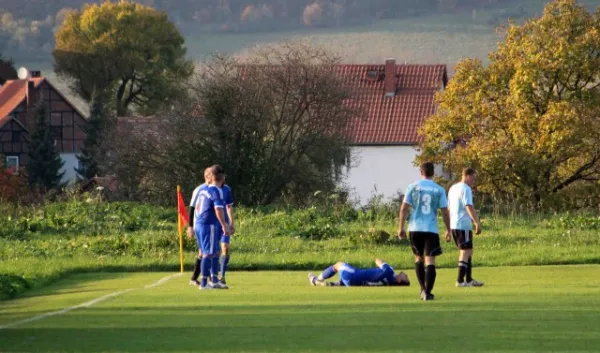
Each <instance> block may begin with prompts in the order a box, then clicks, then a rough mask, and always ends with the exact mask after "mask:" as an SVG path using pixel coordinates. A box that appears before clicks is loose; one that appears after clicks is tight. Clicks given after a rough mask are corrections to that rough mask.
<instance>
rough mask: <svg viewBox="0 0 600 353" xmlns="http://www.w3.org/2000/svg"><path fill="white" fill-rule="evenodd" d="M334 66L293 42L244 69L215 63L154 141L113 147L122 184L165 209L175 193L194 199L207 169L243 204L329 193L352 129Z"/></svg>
mask: <svg viewBox="0 0 600 353" xmlns="http://www.w3.org/2000/svg"><path fill="white" fill-rule="evenodd" d="M339 62H340V59H339V58H338V57H337V56H335V55H332V54H330V53H329V52H327V51H326V50H323V49H320V48H316V47H312V46H311V45H309V44H307V43H296V42H292V43H284V44H282V45H281V46H267V47H264V48H258V49H255V50H254V51H252V52H251V53H250V54H249V56H248V58H247V59H246V61H240V60H238V59H234V58H232V57H228V56H216V57H214V58H213V59H212V60H210V61H209V62H207V63H206V65H205V67H204V68H203V71H202V73H201V75H200V76H199V77H198V80H197V82H196V83H195V84H194V85H193V93H192V95H191V97H190V99H189V101H186V102H182V103H181V104H177V105H176V106H175V109H174V110H171V109H169V110H168V111H165V112H163V113H162V114H160V115H159V116H160V117H161V121H160V122H159V123H160V124H161V125H160V127H159V128H158V130H159V131H160V133H159V134H156V135H158V136H160V138H157V139H156V138H155V139H152V138H151V137H152V135H153V134H151V133H147V134H144V136H139V137H137V138H136V139H133V140H129V141H126V143H129V145H128V146H123V145H119V144H115V145H114V146H118V147H115V148H117V149H118V151H117V152H115V153H112V156H113V158H112V159H114V160H115V161H116V163H115V164H114V165H115V167H114V170H117V171H121V173H123V176H122V177H121V176H118V177H119V181H121V180H122V179H127V180H130V181H131V183H132V184H133V185H134V186H135V187H137V188H138V189H143V193H144V194H145V195H147V196H146V197H145V199H146V200H150V201H153V202H157V201H163V200H164V201H165V202H171V200H172V195H171V194H172V190H173V188H174V187H175V186H176V185H177V184H180V185H181V186H182V187H183V188H184V190H192V189H193V187H194V185H197V184H198V183H199V182H201V181H202V180H203V175H202V174H203V171H204V168H205V167H207V166H209V165H211V164H215V163H219V164H221V165H223V167H224V168H225V170H226V172H227V183H228V184H229V185H231V186H232V188H233V190H234V191H235V196H236V200H238V201H239V202H241V203H242V204H246V205H265V204H269V203H272V202H274V201H277V200H279V199H281V198H282V197H286V199H287V200H291V201H298V202H303V201H304V202H305V201H306V200H307V199H309V195H312V194H313V193H314V192H315V191H317V190H321V191H324V192H328V191H333V190H334V189H335V187H336V182H337V179H336V178H337V177H338V176H339V174H338V173H337V172H339V171H340V169H341V166H342V163H343V162H344V161H345V157H346V156H347V154H348V153H349V149H348V146H347V143H346V142H347V141H346V134H345V133H346V131H347V130H346V129H347V126H348V122H349V120H350V119H351V118H353V117H356V116H357V115H358V114H357V112H356V111H355V109H353V108H350V107H349V105H348V104H346V103H347V102H348V100H349V99H351V97H352V95H351V92H350V91H349V90H347V89H346V87H344V86H343V84H342V82H341V80H340V77H339V76H338V75H337V72H336V64H338V63H339ZM114 139H116V140H119V141H124V140H125V139H123V138H121V137H119V136H118V135H117V136H115V137H114ZM148 139H150V140H148ZM121 143H124V142H121ZM118 165H125V166H126V167H127V168H119V167H118ZM133 169H135V170H136V171H140V170H141V172H139V174H138V175H137V176H133V174H132V170H133ZM131 189H132V188H129V190H131Z"/></svg>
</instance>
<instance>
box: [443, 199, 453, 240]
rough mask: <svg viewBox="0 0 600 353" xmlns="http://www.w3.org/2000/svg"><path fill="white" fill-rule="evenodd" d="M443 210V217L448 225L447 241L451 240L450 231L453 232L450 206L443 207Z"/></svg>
mask: <svg viewBox="0 0 600 353" xmlns="http://www.w3.org/2000/svg"><path fill="white" fill-rule="evenodd" d="M441 211H442V219H443V220H444V225H445V226H446V241H450V233H451V232H452V231H451V229H450V211H448V207H444V208H442V209H441Z"/></svg>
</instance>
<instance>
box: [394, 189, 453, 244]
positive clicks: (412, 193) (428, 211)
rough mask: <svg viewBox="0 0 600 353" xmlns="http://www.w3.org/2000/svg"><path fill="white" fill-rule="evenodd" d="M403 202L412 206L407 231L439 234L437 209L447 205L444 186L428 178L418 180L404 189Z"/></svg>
mask: <svg viewBox="0 0 600 353" xmlns="http://www.w3.org/2000/svg"><path fill="white" fill-rule="evenodd" d="M404 203H406V204H409V205H411V206H412V211H411V213H410V217H409V219H408V231H409V232H428V233H436V234H439V228H438V221H437V210H438V209H440V208H447V207H448V199H447V198H446V190H444V188H442V187H441V186H439V185H438V184H436V183H435V182H434V181H432V180H429V179H423V180H419V181H418V182H416V183H414V184H411V185H409V187H408V188H407V189H406V192H405V193H404Z"/></svg>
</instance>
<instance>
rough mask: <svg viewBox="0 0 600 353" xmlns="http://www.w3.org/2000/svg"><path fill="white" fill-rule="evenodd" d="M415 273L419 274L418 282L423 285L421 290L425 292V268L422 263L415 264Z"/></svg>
mask: <svg viewBox="0 0 600 353" xmlns="http://www.w3.org/2000/svg"><path fill="white" fill-rule="evenodd" d="M415 272H416V273H417V280H418V281H419V284H420V285H421V290H422V291H423V290H425V266H424V265H423V263H422V262H420V261H419V262H415Z"/></svg>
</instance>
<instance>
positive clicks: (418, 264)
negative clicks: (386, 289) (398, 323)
mask: <svg viewBox="0 0 600 353" xmlns="http://www.w3.org/2000/svg"><path fill="white" fill-rule="evenodd" d="M420 170H421V176H422V177H423V179H422V180H420V181H418V182H416V183H413V184H411V185H409V186H408V188H407V189H406V192H405V193H404V201H403V203H402V206H401V207H400V231H399V234H398V237H399V238H400V239H406V231H405V230H404V223H405V221H406V216H407V214H408V213H409V210H411V209H412V212H410V219H409V221H408V232H409V237H410V245H411V247H412V251H413V253H414V255H415V271H416V273H417V280H418V281H419V284H420V285H421V299H422V300H433V299H434V295H433V294H432V293H431V291H432V290H433V286H434V284H435V277H436V271H435V257H436V256H438V255H441V254H442V247H441V245H440V236H439V229H438V222H437V211H438V209H441V211H442V217H443V219H444V224H445V225H446V229H447V232H446V237H449V236H450V216H449V214H448V200H447V199H446V191H445V190H444V188H442V187H441V186H439V185H438V184H436V183H435V182H434V181H433V175H434V166H433V163H430V162H427V163H423V164H422V165H421V168H420ZM423 262H425V264H423ZM425 266H426V267H425Z"/></svg>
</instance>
